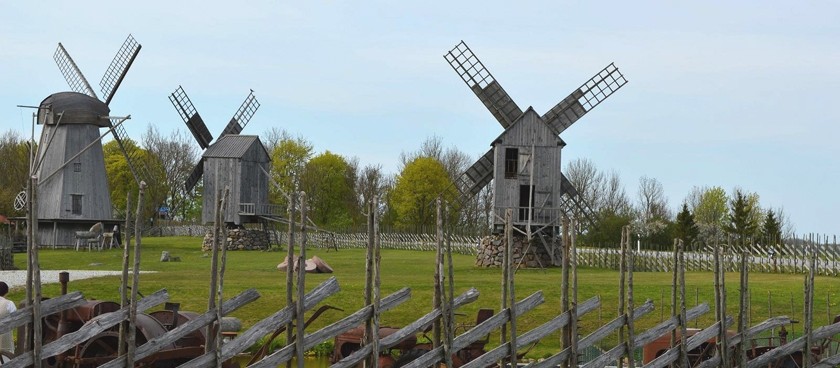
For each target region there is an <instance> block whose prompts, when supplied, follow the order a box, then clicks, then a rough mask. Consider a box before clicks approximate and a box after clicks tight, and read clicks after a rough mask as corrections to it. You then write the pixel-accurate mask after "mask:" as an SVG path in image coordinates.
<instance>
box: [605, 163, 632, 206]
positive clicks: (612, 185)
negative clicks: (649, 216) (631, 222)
mask: <svg viewBox="0 0 840 368" xmlns="http://www.w3.org/2000/svg"><path fill="white" fill-rule="evenodd" d="M600 192H601V193H603V194H602V199H601V208H600V210H601V211H608V212H609V213H612V214H616V215H626V214H630V213H631V212H632V210H633V206H632V205H631V204H630V198H628V197H627V192H626V191H625V190H624V185H623V184H621V177H619V175H618V172H616V171H615V170H613V171H611V172H610V173H609V174H608V175H607V176H606V177H605V179H604V180H602V189H601V190H600Z"/></svg>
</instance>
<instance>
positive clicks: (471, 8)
mask: <svg viewBox="0 0 840 368" xmlns="http://www.w3.org/2000/svg"><path fill="white" fill-rule="evenodd" d="M452 3H453V2H422V3H421V2H385V1H383V2H345V1H307V2H280V1H249V2H229V1H228V2H219V1H169V2H161V1H143V2H131V3H130V4H128V3H126V2H119V1H104V2H91V1H74V2H54V3H48V4H41V3H38V4H37V5H33V4H34V3H32V2H17V1H7V2H4V3H3V5H2V12H0V86H2V88H0V123H1V124H2V127H3V129H4V130H5V129H8V128H12V129H16V130H20V131H22V132H27V134H28V132H29V127H30V118H29V114H30V111H29V110H26V109H20V108H17V107H15V105H19V104H20V105H37V104H38V103H39V102H40V101H41V100H42V99H43V98H45V97H46V96H47V95H49V94H50V93H53V92H57V91H61V90H66V89H67V85H66V83H65V81H64V79H63V78H62V76H61V74H60V73H59V71H58V68H57V67H56V66H55V63H54V62H53V60H52V55H53V52H54V51H55V48H56V45H57V43H58V42H62V43H63V44H64V46H65V47H66V48H67V49H68V51H69V53H70V55H71V56H73V58H74V59H75V61H76V63H77V64H78V65H79V67H80V68H81V70H82V72H83V73H85V75H86V76H87V78H88V79H89V81H90V82H91V84H98V82H99V79H100V78H101V76H102V74H103V73H104V71H105V69H106V68H107V66H108V64H109V63H110V61H111V59H112V58H113V56H114V54H115V53H116V51H117V49H118V48H119V46H120V45H121V44H122V42H123V40H124V39H125V37H126V36H127V34H129V33H131V34H133V35H134V37H135V38H136V39H137V41H139V42H140V43H141V44H142V45H143V49H142V51H141V52H140V55H139V57H138V59H137V61H136V62H135V64H134V66H133V67H132V69H131V71H130V72H129V74H128V76H127V78H126V80H125V82H124V83H123V85H122V87H121V88H120V90H119V91H118V92H117V95H116V97H115V99H114V101H113V102H112V103H111V110H112V115H128V114H130V115H131V116H132V117H133V119H132V120H131V121H129V122H128V123H127V124H128V125H127V128H128V132H129V135H131V136H133V137H135V138H139V137H140V135H141V134H142V133H143V132H144V131H145V130H146V127H147V126H148V125H149V124H155V125H156V126H157V127H158V129H160V130H161V131H162V132H164V133H166V132H169V131H170V130H172V129H182V130H184V131H185V132H186V129H185V127H184V125H183V123H182V122H181V120H180V118H179V117H178V115H177V114H176V112H175V111H174V109H173V108H172V106H171V105H170V103H169V101H168V99H167V96H168V95H169V94H170V93H172V92H173V91H174V90H175V88H177V87H178V85H182V86H183V87H184V88H185V90H186V91H187V93H188V94H189V96H190V97H191V99H192V101H193V103H194V104H195V105H196V107H197V109H198V111H199V112H200V113H201V115H202V116H203V117H204V119H205V121H206V122H207V123H208V126H209V127H210V130H211V132H213V133H214V135H216V134H218V132H219V131H221V130H222V128H223V127H224V125H225V123H226V122H227V121H228V120H229V119H230V117H231V116H232V114H233V113H234V111H235V110H236V109H237V108H238V107H239V104H240V103H241V102H242V100H243V99H244V98H245V96H246V95H247V93H248V90H249V89H254V91H255V93H256V95H257V98H258V99H259V100H260V102H261V103H262V107H261V108H260V110H259V112H257V115H256V116H255V117H254V119H253V120H252V121H251V123H250V124H249V125H248V126H247V127H246V128H245V131H244V132H243V134H244V133H249V134H261V133H264V132H265V131H266V130H268V129H269V128H270V127H273V126H276V127H279V128H282V129H285V130H287V131H289V132H290V133H292V134H294V135H300V136H303V137H305V138H307V139H308V140H310V141H311V142H312V143H313V144H314V145H315V148H316V150H317V151H318V152H321V151H324V150H327V149H328V150H330V151H333V152H336V153H339V154H342V155H345V156H356V157H358V158H359V159H360V162H361V163H362V164H369V163H374V164H377V163H378V164H382V165H383V167H384V169H385V170H386V171H388V172H396V170H397V169H398V156H399V154H400V152H402V151H410V150H415V149H417V148H418V147H419V145H420V143H421V142H422V141H423V140H425V139H426V138H427V137H430V136H433V135H437V136H440V137H441V138H442V140H443V142H444V144H446V145H447V146H457V147H458V148H459V149H461V150H462V151H464V152H466V153H468V154H471V155H474V156H476V157H477V156H478V155H480V154H482V153H484V152H485V151H486V150H487V149H488V148H489V144H490V141H491V140H492V139H493V138H495V137H496V136H497V135H498V134H499V133H500V132H501V127H500V126H499V125H498V123H496V121H495V120H494V119H493V117H492V116H491V115H490V113H489V112H488V111H487V110H486V109H485V108H484V106H483V105H482V104H481V103H480V102H479V101H478V99H477V98H476V97H475V96H474V95H473V94H472V93H471V92H470V91H469V89H468V88H467V87H466V85H465V84H464V83H463V82H462V81H461V80H460V79H459V78H458V76H457V75H456V74H455V72H454V71H452V70H451V68H450V67H449V65H448V64H447V63H446V61H445V60H444V59H443V57H442V55H443V54H444V53H445V52H446V51H447V50H449V49H450V48H451V47H453V46H454V45H455V44H456V43H458V42H459V41H460V40H464V41H466V42H467V44H469V46H470V47H471V48H472V49H473V51H474V52H475V53H476V54H477V55H478V57H479V58H480V59H481V60H482V61H483V62H484V64H485V65H486V66H487V67H488V69H489V70H490V71H491V72H492V73H493V75H494V76H495V77H496V79H497V80H498V81H499V82H500V83H501V84H502V85H503V86H504V88H505V89H506V90H507V91H508V93H509V94H510V95H511V96H512V97H513V99H514V100H515V101H516V102H517V103H518V104H519V105H520V107H522V108H523V109H524V108H526V107H527V106H533V107H534V108H535V109H536V110H537V111H538V112H539V113H544V112H545V111H547V110H548V109H549V108H551V107H552V106H554V104H556V103H557V102H558V101H559V100H560V99H562V98H563V97H565V96H566V95H568V94H569V93H570V92H571V91H572V90H574V89H575V88H577V87H578V86H579V85H580V84H581V83H583V82H584V81H585V80H587V79H588V78H589V77H590V76H592V75H593V74H594V73H596V72H597V71H598V70H600V69H601V68H603V67H604V66H606V65H607V64H609V63H610V62H615V63H616V65H617V66H618V67H619V68H620V69H621V70H622V72H623V73H624V74H625V76H626V77H627V79H629V81H630V82H629V83H628V84H627V85H626V86H625V87H624V88H622V89H621V90H620V91H618V92H617V93H616V94H615V95H613V96H612V97H610V98H609V99H608V100H607V101H605V102H604V103H603V104H601V105H600V106H598V107H597V108H596V109H595V110H593V111H592V112H591V113H589V114H588V115H587V116H585V117H584V118H583V119H581V120H580V121H578V122H577V123H576V124H575V125H573V126H572V127H571V128H569V129H568V130H566V131H565V132H564V133H563V135H562V138H563V139H564V140H565V141H566V142H567V143H568V146H567V147H566V148H565V149H564V161H565V162H568V161H569V160H571V159H575V158H580V157H585V158H589V159H590V160H592V161H593V162H594V163H595V164H596V165H597V166H598V167H599V168H600V169H601V170H605V171H609V170H616V171H617V172H619V173H620V175H621V177H622V179H623V182H624V185H625V187H626V190H627V192H628V194H630V196H631V197H632V198H633V199H635V193H636V188H637V184H638V180H639V177H641V176H643V175H647V176H649V177H654V178H657V179H658V180H659V181H661V182H662V184H663V185H664V188H665V191H666V194H667V196H668V198H669V201H670V204H671V206H672V207H674V208H675V209H676V207H677V206H679V205H680V203H681V202H682V200H683V199H684V197H685V195H686V194H687V193H688V191H689V190H690V189H691V187H692V186H695V185H698V186H703V185H717V186H721V187H723V188H724V189H726V190H727V191H730V190H731V189H732V188H733V187H735V186H740V187H742V188H744V189H746V190H749V191H753V192H757V193H758V194H759V195H760V196H761V203H762V205H764V206H765V207H774V208H776V207H780V206H783V207H784V209H785V212H786V213H787V214H788V215H789V216H790V218H791V220H792V221H793V223H794V225H795V227H796V230H797V232H800V233H803V232H820V233H831V234H835V233H837V229H838V215H837V213H838V209H840V196H838V194H837V191H836V188H837V187H838V183H840V164H838V162H840V160H838V157H839V156H840V148H838V143H840V142H838V138H840V124H838V123H840V109H839V108H838V105H840V93H838V92H837V91H838V90H840V72H838V65H840V46H839V45H840V42H838V40H840V22H838V21H837V19H840V5H838V4H836V3H832V2H814V1H807V2H806V1H803V2H796V3H790V2H777V1H762V2H729V1H726V2H724V1H704V2H696V3H692V4H689V3H687V2H669V1H662V2H649V1H639V2H612V3H600V2H567V1H544V2H530V1H529V2H524V1H523V2H511V1H474V2H460V3H458V4H452ZM36 134H37V133H36Z"/></svg>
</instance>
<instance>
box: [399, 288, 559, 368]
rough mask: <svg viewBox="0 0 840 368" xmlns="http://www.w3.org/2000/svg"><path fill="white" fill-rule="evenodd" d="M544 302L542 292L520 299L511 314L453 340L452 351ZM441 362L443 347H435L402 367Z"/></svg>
mask: <svg viewBox="0 0 840 368" xmlns="http://www.w3.org/2000/svg"><path fill="white" fill-rule="evenodd" d="M544 301H545V299H544V298H543V294H542V291H538V292H536V293H534V294H531V295H530V296H528V297H527V298H525V299H522V300H521V301H519V302H518V303H516V305H515V306H514V307H513V308H512V309H513V313H509V312H510V309H508V310H503V311H500V312H499V313H498V314H496V315H494V316H492V317H490V318H488V319H487V320H485V321H484V322H481V323H479V324H478V325H477V326H475V327H473V328H471V329H470V330H469V331H467V332H465V333H463V334H461V335H460V336H458V337H456V338H455V340H454V341H453V342H452V350H453V351H458V350H461V349H463V348H465V347H467V345H469V344H470V343H472V342H474V341H476V340H478V339H480V338H481V337H482V336H485V335H487V334H489V333H490V332H491V331H493V330H495V329H496V328H497V327H499V326H501V325H502V324H505V323H507V322H508V321H509V320H510V317H511V314H513V315H514V318H516V317H517V316H520V315H522V314H524V313H526V312H528V311H530V310H532V309H534V308H536V307H537V306H538V305H540V304H542V303H543V302H544ZM442 360H443V347H437V348H434V349H432V350H430V351H429V352H427V353H426V354H423V355H421V356H420V357H418V358H417V359H415V360H413V361H411V362H410V363H408V364H406V365H405V366H403V368H420V367H428V366H431V365H434V364H435V363H438V362H440V361H442Z"/></svg>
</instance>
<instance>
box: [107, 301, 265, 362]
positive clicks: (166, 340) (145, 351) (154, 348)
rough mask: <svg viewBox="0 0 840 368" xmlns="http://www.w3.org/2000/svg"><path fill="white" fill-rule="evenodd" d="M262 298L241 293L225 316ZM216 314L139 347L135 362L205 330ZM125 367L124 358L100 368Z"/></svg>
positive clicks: (226, 307)
mask: <svg viewBox="0 0 840 368" xmlns="http://www.w3.org/2000/svg"><path fill="white" fill-rule="evenodd" d="M259 297H260V293H258V292H257V290H256V289H248V290H245V291H243V292H242V293H240V294H239V295H237V296H235V297H233V298H231V299H229V300H227V301H226V302H224V304H223V305H222V309H223V311H224V314H228V313H231V312H233V311H235V310H237V309H239V308H240V307H242V306H244V305H246V304H248V303H250V302H252V301H254V300H257V299H258V298H259ZM215 314H216V312H215V310H211V311H207V312H205V313H204V314H202V315H200V316H198V317H196V318H193V319H191V320H189V321H187V322H185V323H183V324H181V325H179V326H178V327H176V328H174V329H172V330H171V331H169V332H167V333H166V334H164V335H162V336H159V337H155V338H153V339H151V340H149V341H148V342H146V343H145V344H143V345H142V346H140V347H138V348H137V350H136V351H135V353H134V359H135V360H142V359H143V358H146V357H148V356H151V355H152V354H154V353H156V352H158V351H160V350H161V349H163V348H164V347H166V346H168V345H170V344H172V343H174V342H175V341H178V340H179V339H181V338H182V337H184V336H186V335H188V334H190V333H192V332H193V331H195V330H198V329H199V328H203V327H205V326H207V325H209V324H210V323H212V322H213V321H215V319H216V315H215ZM123 367H125V360H124V359H122V358H117V359H114V360H112V361H110V362H108V363H106V364H103V365H101V366H100V368H123Z"/></svg>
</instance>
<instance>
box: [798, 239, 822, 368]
mask: <svg viewBox="0 0 840 368" xmlns="http://www.w3.org/2000/svg"><path fill="white" fill-rule="evenodd" d="M817 241H819V240H817ZM807 246H809V247H810V250H811V252H810V253H811V257H809V258H810V259H809V265H808V268H809V270H808V275H807V276H806V277H805V326H804V328H805V349H804V350H803V355H804V357H803V359H802V362H803V363H804V365H803V367H804V368H809V367H811V346H812V345H813V337H812V336H811V332H812V331H813V329H814V271H815V270H814V268H816V265H817V254H816V249H814V248H815V244H814V240H813V238H812V239H811V242H809V243H808V244H807Z"/></svg>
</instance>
